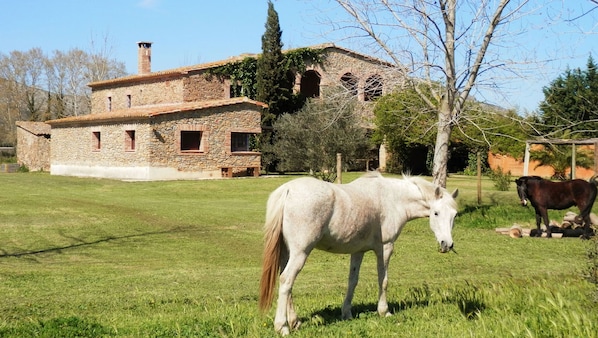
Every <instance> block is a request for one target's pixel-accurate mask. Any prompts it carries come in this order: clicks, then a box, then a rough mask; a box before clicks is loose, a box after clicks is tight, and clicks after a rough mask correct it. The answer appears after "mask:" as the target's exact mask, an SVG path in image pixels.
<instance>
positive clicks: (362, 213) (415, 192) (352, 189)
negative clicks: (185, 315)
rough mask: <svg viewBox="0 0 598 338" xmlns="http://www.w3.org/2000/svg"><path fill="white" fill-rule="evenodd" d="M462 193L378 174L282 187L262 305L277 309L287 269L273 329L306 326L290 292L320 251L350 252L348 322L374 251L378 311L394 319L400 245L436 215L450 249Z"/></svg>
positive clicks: (274, 209) (273, 203)
mask: <svg viewBox="0 0 598 338" xmlns="http://www.w3.org/2000/svg"><path fill="white" fill-rule="evenodd" d="M456 196H457V191H455V193H453V194H452V195H451V194H449V193H448V192H447V191H446V190H445V189H443V188H441V187H438V186H435V185H433V184H432V183H430V182H428V181H426V180H424V179H422V178H418V177H404V179H395V178H384V177H382V176H381V175H380V174H379V173H370V174H366V175H364V176H363V177H361V178H359V179H357V180H355V181H353V182H351V183H349V184H342V185H338V184H332V183H326V182H323V181H320V180H317V179H314V178H299V179H296V180H293V181H290V182H288V183H285V184H283V185H282V186H280V187H279V188H278V189H276V190H275V191H274V192H272V194H271V195H270V198H269V199H268V204H267V211H266V224H265V226H264V230H265V239H266V246H265V249H264V262H263V272H262V280H261V285H260V290H261V292H260V307H261V308H262V309H263V310H265V309H267V308H268V307H269V306H270V305H271V303H272V298H273V288H274V286H275V283H276V276H277V275H278V272H279V271H282V272H281V273H280V285H279V291H278V302H277V308H276V317H275V319H274V328H275V329H276V331H278V332H280V333H282V334H283V335H286V334H288V333H289V332H290V329H293V328H297V327H298V326H299V322H298V320H297V314H296V313H295V310H294V308H293V301H292V295H291V290H292V287H293V283H294V282H295V279H296V277H297V274H298V273H299V272H300V271H301V269H302V268H303V265H304V264H305V261H306V259H307V257H308V255H309V254H310V253H311V251H312V250H313V249H314V248H316V249H320V250H324V251H328V252H332V253H342V254H350V255H351V266H350V270H349V282H348V289H347V294H346V296H345V300H344V302H343V306H342V317H343V319H349V318H352V314H351V301H352V299H353V293H354V290H355V287H356V285H357V281H358V278H359V268H360V266H361V262H362V259H363V255H364V253H365V252H366V251H370V250H372V251H374V253H375V254H376V258H377V269H378V284H379V299H378V313H379V314H380V315H382V316H386V315H389V311H388V304H387V301H386V286H387V270H388V262H389V259H390V256H391V254H392V252H393V245H394V244H393V243H394V241H395V240H396V239H397V237H398V236H399V234H400V233H401V230H402V229H403V226H404V225H405V223H406V222H408V221H410V220H412V219H415V218H421V217H429V218H430V227H431V229H432V231H433V232H434V234H435V235H436V240H437V241H438V243H439V244H440V251H441V252H448V251H449V250H451V249H452V247H453V239H452V235H451V230H452V228H453V221H454V218H455V215H456V214H457V210H456V203H455V200H454V198H455V197H456Z"/></svg>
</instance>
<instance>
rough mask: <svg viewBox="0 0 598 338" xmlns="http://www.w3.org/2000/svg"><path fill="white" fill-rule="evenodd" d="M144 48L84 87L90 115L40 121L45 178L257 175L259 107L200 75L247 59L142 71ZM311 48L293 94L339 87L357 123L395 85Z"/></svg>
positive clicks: (367, 64) (381, 66)
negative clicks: (356, 109)
mask: <svg viewBox="0 0 598 338" xmlns="http://www.w3.org/2000/svg"><path fill="white" fill-rule="evenodd" d="M151 47H152V43H150V42H139V43H138V74H135V75H131V76H126V77H122V78H117V79H112V80H106V81H100V82H94V83H91V84H89V86H90V87H91V89H92V95H91V102H92V103H91V114H89V115H83V116H73V117H67V118H63V119H57V120H51V121H47V124H49V125H50V126H51V142H50V160H49V163H50V172H51V174H53V175H71V176H87V177H104V178H114V179H130V180H173V179H202V178H217V177H232V176H245V175H259V172H260V169H261V168H260V162H261V154H260V153H259V152H258V151H256V150H255V149H252V148H251V140H252V137H253V136H254V135H257V134H260V133H261V131H262V126H261V112H262V109H264V108H266V105H265V104H264V103H261V102H257V101H253V100H250V99H248V98H246V97H232V96H233V95H231V92H233V91H232V90H231V86H232V85H234V84H233V83H231V81H230V79H227V78H225V77H222V76H214V75H212V73H210V70H212V69H214V68H216V67H219V66H222V65H226V64H227V63H232V62H236V61H240V60H242V59H243V58H246V57H255V55H241V56H239V57H234V58H230V59H227V60H222V61H218V62H212V63H206V64H199V65H194V66H188V67H181V68H176V69H169V70H165V71H158V72H152V71H151ZM312 48H314V49H315V48H318V49H321V50H322V51H323V52H324V55H325V58H324V62H323V63H322V64H308V65H307V68H306V71H305V72H304V73H303V74H298V75H297V76H296V81H295V90H296V91H297V92H300V93H302V94H304V95H305V96H307V97H311V98H317V97H324V95H325V93H326V90H325V88H326V87H334V86H344V87H345V88H346V89H347V90H349V91H351V92H352V93H353V94H354V95H356V96H357V97H358V98H359V100H360V101H361V102H363V105H362V107H363V112H362V113H363V116H364V117H366V118H365V119H364V125H365V124H367V123H368V122H367V117H371V103H369V101H372V100H373V99H375V98H376V97H379V96H381V95H383V94H384V93H386V92H388V91H390V90H391V89H392V88H391V87H390V85H389V84H390V83H393V84H396V83H397V81H396V79H391V78H389V76H388V75H387V74H388V71H387V70H388V69H389V67H392V66H391V65H390V64H388V63H386V62H384V61H381V60H379V59H376V58H373V57H370V56H367V55H362V54H359V53H356V52H353V51H351V50H348V49H345V48H342V47H338V46H335V45H333V44H326V45H320V46H314V47H312ZM395 74H396V73H395ZM391 80H392V81H391ZM21 146H23V144H19V147H21ZM381 163H383V161H382V159H381ZM24 164H26V165H30V164H29V163H24Z"/></svg>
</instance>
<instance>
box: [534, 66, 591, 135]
mask: <svg viewBox="0 0 598 338" xmlns="http://www.w3.org/2000/svg"><path fill="white" fill-rule="evenodd" d="M543 92H544V100H543V101H542V102H541V103H540V120H541V122H542V123H543V126H542V127H541V128H540V131H541V132H542V133H544V134H546V135H549V136H551V137H554V138H559V137H563V135H565V134H568V135H570V137H571V138H575V139H580V138H588V137H596V129H598V70H597V66H596V63H595V62H594V59H593V58H592V57H591V56H590V57H589V58H588V61H587V66H586V69H585V70H581V69H580V68H576V69H573V70H571V69H567V70H566V71H565V72H564V73H563V74H562V75H560V76H559V77H557V78H556V79H555V80H554V81H552V82H551V83H550V85H549V86H547V87H544V89H543Z"/></svg>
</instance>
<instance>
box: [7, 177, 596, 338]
mask: <svg viewBox="0 0 598 338" xmlns="http://www.w3.org/2000/svg"><path fill="white" fill-rule="evenodd" d="M357 175H358V174H355V173H349V174H346V175H345V176H344V177H343V181H344V182H349V181H350V180H352V179H354V178H355V177H357ZM294 177H296V176H285V177H273V178H244V179H229V180H206V181H173V182H121V181H113V180H101V179H82V178H70V177H56V176H50V175H48V174H40V173H19V174H0V295H2V301H1V302H0V337H5V336H6V337H77V336H83V337H105V336H108V337H110V336H116V337H172V336H183V337H196V336H206V337H208V336H211V337H220V336H226V337H241V336H250V337H268V336H275V335H274V332H273V325H272V319H273V314H274V309H272V310H271V311H270V312H269V313H268V314H266V315H262V314H260V313H259V311H258V309H257V296H258V282H259V276H260V272H261V255H262V225H263V218H264V212H265V203H266V200H267V197H268V194H269V192H271V191H272V190H274V189H275V188H276V187H277V186H279V185H280V184H282V183H284V182H286V181H288V180H290V179H292V178H294ZM448 186H449V190H451V191H452V189H454V188H459V189H460V197H459V202H460V215H459V216H458V218H457V220H456V226H455V230H454V235H453V237H454V240H455V249H456V251H457V252H458V254H453V253H449V254H440V253H438V248H437V244H436V242H435V240H434V235H433V234H432V232H431V231H430V230H429V227H428V225H427V220H418V221H414V222H412V223H409V224H408V225H407V227H406V229H405V231H404V232H403V233H402V234H401V236H400V237H399V240H398V241H397V244H396V249H395V254H394V256H393V258H392V259H391V263H390V272H389V283H390V284H389V288H388V290H389V292H388V293H389V303H390V306H391V311H392V312H393V313H394V315H393V316H391V317H388V318H380V317H378V315H377V313H376V301H377V293H378V291H377V283H376V272H375V271H376V269H375V259H374V255H373V254H371V253H370V254H366V257H365V259H364V264H363V267H362V270H361V278H360V283H359V285H358V287H357V291H356V296H355V300H354V315H355V317H356V318H355V319H354V320H350V321H340V320H339V318H340V305H341V303H342V300H343V296H344V292H345V288H346V283H347V275H348V266H349V257H348V256H343V255H332V254H327V253H322V252H314V253H313V254H312V255H311V256H310V258H309V260H308V262H307V264H306V266H305V268H304V270H303V271H302V273H301V274H300V275H299V278H298V280H297V283H296V285H295V288H294V300H295V304H296V308H297V311H298V313H299V316H300V317H301V318H302V321H303V325H302V327H301V329H300V330H299V331H297V332H296V333H294V334H293V335H294V336H296V337H313V336H326V337H328V336H332V337H380V336H397V337H437V336H445V337H464V336H471V337H505V336H515V337H572V336H577V337H592V336H596V332H598V304H597V303H596V299H595V298H594V296H595V292H596V285H594V284H591V283H589V282H587V281H586V280H585V279H584V278H583V275H584V273H586V272H587V267H588V263H589V259H588V257H587V252H588V250H590V248H591V247H592V245H595V241H581V240H579V239H571V238H564V239H538V238H521V239H512V238H509V237H508V236H503V235H498V234H496V233H495V232H494V228H495V227H508V226H510V225H512V224H513V223H519V224H522V225H524V226H529V225H530V224H531V223H532V221H533V219H534V213H533V209H530V208H522V207H520V206H519V204H518V201H517V196H516V192H515V191H514V187H512V188H511V191H507V192H498V191H494V190H493V185H492V182H490V181H488V180H484V182H483V191H484V198H483V203H482V205H481V206H478V205H477V203H475V201H476V182H475V180H473V178H470V177H463V176H452V177H451V178H450V179H449V182H448ZM595 210H596V208H595ZM563 213H564V212H554V213H552V214H551V216H553V215H554V217H555V218H556V217H558V216H559V215H562V214H563Z"/></svg>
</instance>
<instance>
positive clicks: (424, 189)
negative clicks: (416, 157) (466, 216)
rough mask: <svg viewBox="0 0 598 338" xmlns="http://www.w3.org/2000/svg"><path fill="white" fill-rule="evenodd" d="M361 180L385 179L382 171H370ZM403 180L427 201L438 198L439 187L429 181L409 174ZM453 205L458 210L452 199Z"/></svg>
mask: <svg viewBox="0 0 598 338" xmlns="http://www.w3.org/2000/svg"><path fill="white" fill-rule="evenodd" d="M360 178H364V179H371V178H385V177H384V176H382V174H381V173H380V171H378V170H374V171H368V172H367V173H365V174H363V175H362V176H361V177H360ZM403 180H404V181H406V182H410V183H412V184H414V185H415V186H416V187H417V188H418V190H419V191H421V193H422V196H423V198H424V199H425V200H426V201H431V200H434V199H435V198H436V187H438V186H437V185H436V184H434V183H432V182H429V181H427V180H426V179H425V178H423V177H421V176H411V175H410V174H408V173H403ZM440 189H441V190H442V192H443V193H448V192H447V190H446V189H444V188H440ZM452 203H453V205H452V207H454V208H457V202H456V201H455V200H454V199H452Z"/></svg>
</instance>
